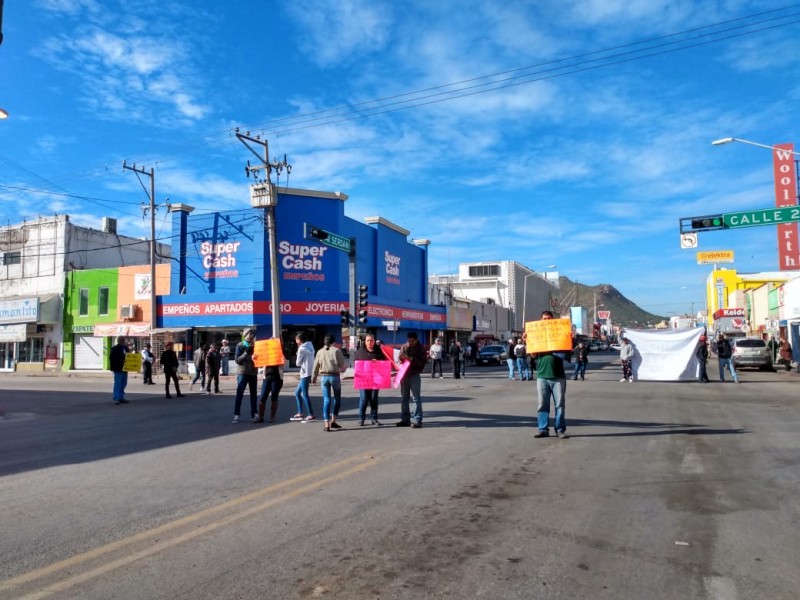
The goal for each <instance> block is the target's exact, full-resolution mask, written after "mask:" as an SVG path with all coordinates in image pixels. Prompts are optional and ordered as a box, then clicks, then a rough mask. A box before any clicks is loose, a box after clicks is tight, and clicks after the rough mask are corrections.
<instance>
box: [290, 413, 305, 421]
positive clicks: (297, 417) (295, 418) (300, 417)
mask: <svg viewBox="0 0 800 600" xmlns="http://www.w3.org/2000/svg"><path fill="white" fill-rule="evenodd" d="M289 420H290V421H302V420H303V415H301V414H300V413H297V414H296V415H295V416H293V417H289Z"/></svg>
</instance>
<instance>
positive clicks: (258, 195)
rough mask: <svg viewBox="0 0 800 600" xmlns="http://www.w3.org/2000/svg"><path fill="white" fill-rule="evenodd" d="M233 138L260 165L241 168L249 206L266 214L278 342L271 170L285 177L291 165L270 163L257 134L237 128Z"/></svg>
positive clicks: (275, 200) (278, 293)
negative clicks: (259, 149) (250, 182)
mask: <svg viewBox="0 0 800 600" xmlns="http://www.w3.org/2000/svg"><path fill="white" fill-rule="evenodd" d="M235 131H236V138H237V139H238V140H239V141H240V142H242V143H243V144H244V145H245V147H246V148H247V149H248V150H250V152H252V153H253V154H254V155H255V157H256V158H257V159H258V160H259V162H260V163H261V164H260V165H257V166H254V167H253V166H250V161H249V160H248V161H247V166H246V167H245V168H244V171H245V173H246V174H247V177H248V178H249V177H250V175H251V174H252V175H253V178H254V179H255V180H256V183H255V184H253V185H251V186H250V206H252V207H253V208H263V209H264V211H265V213H266V223H265V226H266V228H267V234H268V236H269V270H270V297H271V305H272V337H273V338H276V339H281V290H280V280H279V279H278V246H277V242H276V235H277V234H276V232H275V230H276V228H275V207H276V206H277V205H278V190H277V189H276V187H275V186H274V185H273V184H272V171H273V169H274V170H275V173H276V174H277V176H278V177H280V174H281V172H282V171H283V170H284V169H286V173H287V175H288V174H289V173H291V172H292V165H290V164H289V163H287V162H286V156H285V155H284V157H283V161H281V162H274V163H271V162H269V142H268V141H267V140H262V139H261V136H260V135H256V136H255V137H253V136H251V135H250V132H249V131H248V132H246V133H240V132H239V128H238V127H237V128H236V130H235ZM253 146H261V147H262V148H263V150H264V157H263V158H262V157H261V155H260V154H259V153H258V152H256V150H255V149H254V148H253ZM260 171H264V179H263V182H261V180H260V179H259V172H260Z"/></svg>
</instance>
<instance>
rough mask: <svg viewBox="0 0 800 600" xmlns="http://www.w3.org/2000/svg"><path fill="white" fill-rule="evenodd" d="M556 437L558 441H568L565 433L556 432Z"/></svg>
mask: <svg viewBox="0 0 800 600" xmlns="http://www.w3.org/2000/svg"><path fill="white" fill-rule="evenodd" d="M556 435H557V436H558V439H560V440H568V439H569V436H568V435H567V432H566V431H557V432H556Z"/></svg>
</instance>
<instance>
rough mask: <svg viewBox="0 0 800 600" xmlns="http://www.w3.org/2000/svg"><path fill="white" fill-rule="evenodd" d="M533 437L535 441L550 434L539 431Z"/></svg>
mask: <svg viewBox="0 0 800 600" xmlns="http://www.w3.org/2000/svg"><path fill="white" fill-rule="evenodd" d="M533 437H535V438H537V439H538V438H546V437H550V433H549V432H547V431H539V432H538V433H534V434H533Z"/></svg>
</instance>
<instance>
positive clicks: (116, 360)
mask: <svg viewBox="0 0 800 600" xmlns="http://www.w3.org/2000/svg"><path fill="white" fill-rule="evenodd" d="M126 354H128V345H127V344H126V343H125V336H122V335H121V336H119V337H118V338H117V343H116V344H115V345H114V346H112V347H111V352H110V353H109V355H108V362H109V364H108V367H109V369H111V371H112V372H113V373H114V392H113V394H114V404H128V400H126V399H125V387H126V386H127V385H128V372H127V371H126V370H125V355H126Z"/></svg>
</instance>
